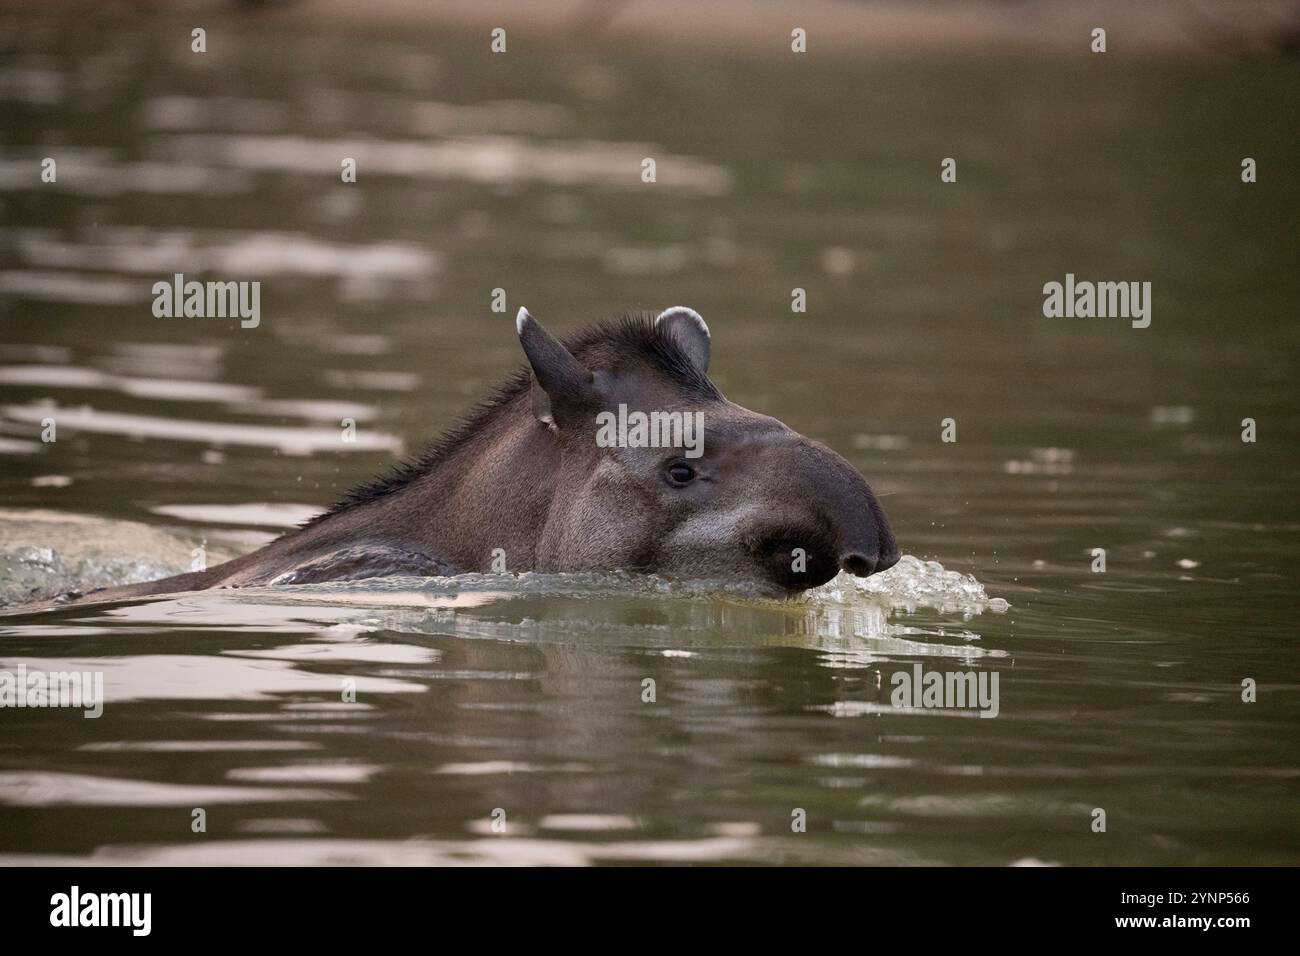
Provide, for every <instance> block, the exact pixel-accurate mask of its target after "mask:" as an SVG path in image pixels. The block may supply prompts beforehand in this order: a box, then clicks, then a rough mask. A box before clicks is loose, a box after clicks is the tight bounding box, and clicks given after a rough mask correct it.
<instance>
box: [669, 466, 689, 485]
mask: <svg viewBox="0 0 1300 956" xmlns="http://www.w3.org/2000/svg"><path fill="white" fill-rule="evenodd" d="M668 480H669V482H671V483H672V484H674V485H679V486H680V485H689V484H690V483H691V482H692V481H694V480H695V469H694V468H692V467H691V466H690V465H688V464H686V462H684V461H675V462H673V463H672V464H671V465H669V466H668Z"/></svg>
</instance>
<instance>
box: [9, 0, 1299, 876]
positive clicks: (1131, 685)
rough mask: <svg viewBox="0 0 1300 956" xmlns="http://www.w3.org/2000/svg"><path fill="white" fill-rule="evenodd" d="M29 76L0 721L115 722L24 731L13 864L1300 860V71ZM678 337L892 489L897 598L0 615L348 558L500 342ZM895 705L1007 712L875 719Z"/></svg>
mask: <svg viewBox="0 0 1300 956" xmlns="http://www.w3.org/2000/svg"><path fill="white" fill-rule="evenodd" d="M579 46H580V45H579ZM0 50H2V51H3V61H0V110H2V111H3V116H4V120H3V122H2V123H0V223H2V225H0V505H2V510H0V576H2V580H3V588H4V590H3V595H2V596H3V599H4V601H5V602H8V603H9V604H10V605H11V607H10V609H9V610H8V611H7V612H6V613H5V614H3V615H2V616H0V671H9V672H13V673H16V672H17V670H18V668H20V667H23V668H26V669H27V671H28V672H30V671H67V670H77V671H86V672H94V673H102V675H103V682H104V694H105V698H106V702H105V706H104V712H103V715H102V717H100V718H98V719H94V720H88V719H85V718H83V716H82V713H81V712H80V711H78V710H74V709H66V708H64V709H4V710H0V861H4V862H10V863H12V862H30V861H48V860H55V859H58V860H80V859H91V860H96V861H101V860H102V861H112V862H123V861H130V862H138V861H157V862H168V863H173V862H174V863H237V862H245V863H295V862H385V863H386V862H512V863H513V862H524V863H608V862H628V861H641V862H692V863H710V862H757V863H778V862H786V863H835V864H850V863H866V864H876V863H884V864H902V863H955V864H1010V863H1048V864H1051V863H1059V864H1143V863H1156V864H1193V863H1197V864H1244V863H1283V864H1294V863H1296V862H1297V861H1300V839H1297V814H1296V806H1297V801H1296V796H1297V776H1298V775H1300V759H1298V758H1300V747H1298V746H1297V733H1296V728H1297V718H1300V688H1298V686H1297V678H1296V673H1297V665H1298V664H1300V651H1298V650H1297V647H1296V642H1295V634H1296V614H1295V609H1296V586H1297V574H1296V557H1297V554H1298V552H1300V548H1298V545H1300V510H1298V509H1297V508H1296V505H1295V502H1296V500H1297V498H1298V497H1300V481H1298V480H1297V477H1296V464H1297V439H1298V438H1300V426H1298V424H1297V423H1298V422H1300V416H1298V414H1297V413H1298V412H1300V397H1298V393H1297V389H1296V386H1295V376H1296V372H1297V362H1296V358H1297V355H1300V348H1298V346H1300V342H1298V341H1297V340H1298V339H1300V333H1298V332H1297V326H1296V324H1295V317H1296V304H1297V300H1298V293H1300V270H1297V269H1296V263H1297V243H1296V228H1295V223H1296V209H1297V198H1298V195H1297V193H1298V189H1297V185H1296V180H1295V176H1294V146H1295V143H1296V142H1297V141H1300V137H1297V135H1296V134H1297V128H1296V127H1297V115H1296V108H1295V107H1296V95H1295V86H1294V67H1293V65H1292V64H1288V63H1285V62H1282V61H1277V62H1273V61H1267V60H1266V61H1257V62H1239V61H1233V60H1209V59H1207V60H1205V61H1203V62H1196V63H1179V62H1173V61H1163V60H1161V59H1159V58H1142V59H1139V58H1128V59H1126V58H1124V57H1122V56H1116V57H1113V58H1111V59H1108V60H1105V61H1102V60H1100V59H1099V58H1091V59H1080V60H1067V61H1062V60H1059V59H1051V58H1047V57H1041V58H1037V57H1033V56H1028V55H1026V56H1024V57H1022V58H1016V59H1007V58H996V59H988V60H985V59H980V58H978V57H974V56H972V57H967V58H958V59H957V60H956V61H955V62H945V63H938V62H934V61H926V60H923V59H912V58H908V57H898V58H895V59H892V60H890V61H888V62H882V63H874V64H869V65H867V64H856V65H855V64H852V63H842V62H841V63H829V62H825V63H823V62H819V61H817V60H815V59H809V60H807V61H806V62H805V61H799V62H797V63H792V62H790V61H787V60H785V59H782V58H778V59H773V60H772V61H770V62H764V61H750V60H739V59H737V60H734V61H733V60H729V59H727V58H726V57H719V58H717V59H716V60H708V59H704V58H700V57H681V58H678V59H674V58H673V57H672V56H671V55H665V54H660V53H655V54H653V55H652V54H651V53H650V52H646V53H644V54H637V53H631V52H626V51H623V52H617V53H616V52H612V51H608V50H602V49H600V48H594V47H593V48H592V49H590V50H582V49H575V48H566V49H559V48H543V49H541V50H528V51H527V52H524V51H518V50H517V51H516V52H512V53H510V54H508V55H507V56H505V57H496V58H494V57H492V56H490V55H488V54H487V53H485V52H484V51H482V50H479V49H478V48H477V47H476V46H473V45H471V44H469V43H468V42H466V41H464V40H461V39H454V38H447V37H439V36H423V35H420V34H419V33H418V32H412V33H409V34H406V35H403V36H395V37H391V38H384V37H379V36H374V35H364V34H359V35H346V36H345V35H340V34H335V33H330V32H328V31H324V32H320V33H314V34H313V33H303V32H298V31H290V30H288V29H287V28H285V27H275V26H268V25H265V24H263V25H256V26H254V25H249V24H241V23H240V22H239V21H238V20H233V21H231V22H228V23H224V24H220V25H218V26H217V27H214V28H213V29H212V30H210V35H209V52H208V53H206V54H204V55H196V54H193V53H191V52H190V49H189V40H188V26H184V25H177V24H173V23H169V22H167V21H165V20H164V21H162V22H160V23H159V24H157V25H153V26H148V27H146V26H143V25H140V24H136V23H133V22H131V21H113V20H105V21H104V22H103V23H99V24H86V25H84V26H83V27H82V28H80V29H77V30H69V29H67V28H65V26H63V25H62V24H60V23H59V22H57V21H55V20H52V19H43V18H40V17H38V16H28V15H22V16H16V17H15V18H13V19H10V20H9V21H7V22H6V23H5V24H4V29H0ZM1247 156H1249V157H1252V158H1254V159H1255V160H1256V161H1257V164H1258V169H1259V177H1258V182H1256V183H1254V184H1250V185H1246V184H1243V183H1242V182H1241V179H1240V164H1241V160H1242V158H1243V157H1247ZM46 157H50V158H53V159H55V160H56V163H57V180H56V182H55V183H42V182H41V181H40V169H41V161H42V159H44V158H46ZM341 157H349V158H353V159H355V160H356V165H357V171H358V175H357V182H355V183H344V182H342V181H341V177H340V167H341ZM944 157H954V158H956V159H957V170H958V175H957V182H955V183H949V184H944V183H941V182H940V177H939V172H940V161H941V159H943V158H944ZM645 158H654V159H655V160H656V178H655V182H653V183H646V182H644V181H643V180H642V169H643V165H642V161H643V159H645ZM176 272H183V273H186V274H188V276H192V277H194V278H205V277H214V278H222V279H248V280H259V281H261V283H262V287H261V316H260V322H259V324H258V325H257V327H256V328H240V326H239V323H238V322H237V321H232V320H221V319H197V318H189V319H184V318H177V319H161V318H155V317H154V315H153V313H152V308H151V298H152V296H151V293H150V287H151V286H152V284H153V283H154V282H156V281H159V280H166V279H170V278H171V276H172V275H173V274H174V273H176ZM1067 273H1070V274H1074V275H1076V276H1077V277H1078V278H1080V279H1081V280H1083V279H1089V280H1116V281H1147V282H1151V283H1152V289H1153V292H1152V298H1151V304H1152V321H1151V325H1150V327H1148V328H1144V329H1139V328H1133V327H1132V326H1131V325H1130V323H1129V322H1128V321H1127V320H1125V319H1086V318H1070V319H1066V318H1045V317H1044V315H1043V310H1042V306H1043V293H1042V287H1043V285H1044V283H1046V282H1050V281H1064V280H1065V276H1066V274H1067ZM495 289H502V290H504V295H505V299H506V302H507V305H506V309H505V311H504V312H496V311H493V308H492V305H493V290H495ZM796 289H802V290H804V293H805V296H806V303H807V307H806V311H803V312H795V311H792V308H791V303H792V296H793V295H794V291H793V290H796ZM674 304H686V305H690V306H692V307H694V308H696V309H697V310H699V311H700V312H701V313H702V314H703V315H704V316H705V318H706V319H707V320H708V322H709V324H710V327H711V329H712V332H713V342H714V359H713V375H714V378H715V381H716V382H717V383H718V385H719V386H720V388H721V389H722V390H723V391H724V393H726V394H727V396H728V397H729V398H731V399H732V400H734V401H737V402H739V403H741V404H743V405H746V406H748V407H751V408H755V409H758V410H761V411H764V412H768V413H770V414H774V415H776V416H777V417H779V418H781V419H783V420H784V421H786V422H787V423H788V424H789V425H791V426H792V427H794V428H796V429H798V430H800V431H803V432H805V433H807V434H809V435H812V436H814V437H816V438H818V439H820V440H822V441H825V442H827V443H828V444H830V445H831V446H833V447H834V448H836V449H837V450H839V451H840V452H841V453H842V454H844V455H845V456H846V457H848V458H849V459H850V460H851V461H852V462H853V463H854V464H855V465H856V466H857V467H858V468H860V469H861V471H862V472H863V474H865V475H866V476H867V478H868V479H869V480H870V481H871V482H872V483H873V486H874V487H875V488H876V490H877V492H878V493H879V494H880V496H881V501H882V503H883V505H884V507H885V509H886V512H887V513H888V515H889V516H890V519H891V521H892V523H893V526H894V530H895V532H896V535H897V538H898V541H899V543H900V546H901V547H902V550H903V551H904V553H905V555H907V557H905V559H904V560H903V562H902V563H900V565H899V566H898V567H897V568H895V569H894V570H892V571H890V572H888V573H886V574H884V575H881V576H879V577H877V578H873V579H871V580H870V581H869V582H867V583H866V584H865V585H863V584H861V583H860V582H855V581H853V580H850V579H837V580H836V581H835V582H832V583H831V584H830V585H827V586H825V587H823V588H821V589H818V590H817V591H816V592H813V593H811V594H808V595H805V596H804V597H802V598H800V599H798V600H796V601H793V602H774V601H768V600H763V599H759V598H756V597H753V596H750V595H747V594H745V593H743V592H742V591H736V590H732V591H718V590H710V589H705V588H701V587H697V586H689V585H685V584H682V583H680V582H670V581H660V580H657V579H648V580H647V579H637V578H629V577H624V576H620V575H611V576H585V575H571V576H566V575H561V576H530V575H525V576H523V577H519V578H516V577H514V576H508V575H506V576H485V577H479V576H474V577H470V578H464V579H452V580H443V581H437V580H434V581H421V580H393V581H382V582H366V583H364V584H356V585H331V586H317V587H302V588H286V589H280V590H259V591H248V592H211V593H203V594H196V595H182V596H177V597H175V598H172V599H165V600H151V601H141V602H136V603H127V604H119V605H110V606H103V605H99V606H79V607H65V608H62V609H59V610H55V611H50V612H42V613H32V612H30V611H23V610H21V609H18V610H15V609H14V607H13V606H12V605H16V604H17V603H18V602H20V601H23V600H26V599H28V598H32V597H41V596H47V595H49V594H52V593H57V592H58V591H59V590H61V589H66V588H71V587H80V588H86V587H94V586H99V585H104V584H110V583H120V582H123V581H127V580H135V579H139V578H142V577H149V576H159V575H162V574H165V573H174V572H177V571H181V570H186V569H188V567H189V565H190V562H191V561H192V560H193V557H194V551H195V549H199V548H202V549H203V551H204V554H205V556H206V559H207V560H208V561H209V562H212V561H215V560H219V559H221V558H223V557H228V556H230V555H233V554H237V553H240V552H242V551H244V550H247V549H250V548H252V547H255V546H256V545H257V544H258V543H260V542H262V541H265V540H268V539H269V538H270V537H272V536H274V535H275V534H277V533H279V531H280V530H282V529H283V528H285V527H288V526H291V525H292V524H294V523H295V522H296V521H298V520H301V518H302V517H304V516H306V515H309V514H311V513H313V512H314V511H316V510H319V509H320V508H322V507H324V506H326V505H327V504H328V503H329V502H330V501H331V500H332V499H333V498H334V497H335V496H337V495H339V494H341V493H342V492H343V491H344V490H346V489H347V487H349V486H350V485H351V484H353V483H355V482H357V481H360V480H362V479H364V478H367V477H369V476H370V475H372V474H373V473H375V472H376V471H378V470H380V469H382V468H383V467H384V466H385V464H386V463H387V462H388V461H390V460H391V459H392V458H393V457H394V456H395V455H398V454H402V453H410V452H414V451H417V450H418V449H419V448H420V447H421V445H422V444H423V443H424V442H425V441H427V440H428V439H430V438H432V437H434V436H435V435H436V434H437V433H438V432H439V431H440V430H441V429H443V428H445V427H447V426H449V425H451V424H452V423H454V422H455V421H456V419H457V418H458V417H459V416H460V415H461V414H462V413H463V412H464V411H465V410H466V409H467V408H468V406H469V405H470V404H471V403H472V402H473V401H474V400H476V399H477V398H478V397H479V396H480V395H482V394H483V393H484V392H485V391H486V390H487V389H488V388H489V387H490V386H491V385H492V383H493V382H495V381H496V380H499V379H501V378H503V377H505V375H506V374H507V373H508V372H509V371H510V370H511V369H513V368H514V367H515V366H516V364H517V363H518V362H519V361H520V355H519V352H518V345H517V343H516V341H515V337H514V329H513V323H512V316H513V313H514V311H515V309H516V308H517V307H518V306H520V305H526V306H527V307H528V308H529V309H530V311H532V312H533V314H534V315H536V316H537V317H538V318H539V319H541V320H542V321H543V322H545V323H547V324H548V325H549V326H551V327H552V328H554V329H556V330H558V331H562V332H567V331H571V330H574V329H576V328H578V327H579V326H580V325H582V324H583V323H584V322H586V321H589V320H592V319H595V318H599V317H602V316H605V315H608V314H610V313H613V312H617V311H620V310H623V309H628V308H637V309H658V308H662V307H665V306H668V305H674ZM1248 418H1249V419H1252V420H1253V422H1254V428H1255V436H1254V437H1255V439H1256V440H1255V441H1243V440H1242V434H1243V428H1244V426H1243V419H1248ZM46 419H53V420H54V422H55V423H56V426H57V429H56V435H55V437H56V440H55V441H53V442H47V441H43V440H42V431H43V425H42V422H43V421H45V420H46ZM345 419H348V420H351V421H352V422H353V423H354V424H355V435H356V441H354V442H346V443H345V442H343V441H341V440H340V434H341V423H342V422H343V421H344V420H345ZM947 419H951V420H952V421H951V423H950V424H949V425H948V427H947V431H948V435H947V437H950V438H952V437H955V441H945V440H943V438H944V432H945V420H947ZM954 433H955V434H954ZM1097 549H1102V551H1104V555H1100V554H1098V552H1097ZM1103 560H1104V570H1102V563H1101V562H1102V561H1103ZM917 665H920V667H921V672H922V673H923V674H924V673H926V672H930V671H939V672H944V673H950V672H957V671H960V672H969V673H973V674H975V675H977V676H978V675H983V676H984V677H985V678H986V679H990V678H992V677H993V676H994V675H996V677H997V685H996V686H997V689H998V698H997V713H996V716H995V717H993V719H980V716H979V712H978V711H977V710H975V709H972V708H971V707H966V708H925V707H922V708H900V707H897V706H895V704H894V702H893V701H892V700H891V693H892V691H893V688H894V681H895V679H896V678H895V675H897V674H913V673H915V671H914V670H913V669H914V668H915V667H916V666H917ZM1243 682H1245V684H1243ZM1244 686H1245V687H1250V686H1253V687H1254V692H1253V700H1251V701H1247V700H1243V696H1245V697H1251V696H1252V694H1250V693H1248V692H1246V691H1245V690H1243V687H1244ZM1098 811H1104V823H1105V828H1104V832H1098V830H1099V824H1098V820H1099V819H1100V817H1099V813H1098Z"/></svg>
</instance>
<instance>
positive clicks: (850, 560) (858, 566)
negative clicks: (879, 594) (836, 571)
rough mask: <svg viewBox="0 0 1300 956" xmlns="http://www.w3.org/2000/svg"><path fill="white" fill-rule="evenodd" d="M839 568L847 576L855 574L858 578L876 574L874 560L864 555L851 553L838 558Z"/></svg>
mask: <svg viewBox="0 0 1300 956" xmlns="http://www.w3.org/2000/svg"><path fill="white" fill-rule="evenodd" d="M840 567H841V568H843V569H844V570H845V571H847V572H849V574H855V575H857V576H858V577H860V578H865V577H867V575H870V574H875V573H876V567H877V565H876V559H875V558H869V557H867V556H866V555H865V554H858V553H857V552H851V553H849V554H844V555H841V556H840Z"/></svg>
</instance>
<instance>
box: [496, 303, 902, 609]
mask: <svg viewBox="0 0 1300 956" xmlns="http://www.w3.org/2000/svg"><path fill="white" fill-rule="evenodd" d="M517 327H518V332H519V339H520V342H521V343H522V344H523V348H524V352H525V354H526V355H527V356H528V362H529V364H530V365H531V367H532V372H533V382H532V385H531V404H532V411H533V414H534V416H535V417H536V419H537V422H538V427H544V428H547V429H549V430H550V431H551V432H552V435H553V440H554V441H555V443H556V445H557V447H558V450H559V474H558V476H557V483H556V490H555V494H554V497H553V499H552V502H551V506H550V510H549V513H548V515H547V519H546V523H545V528H544V530H543V533H542V536H541V540H540V541H539V542H538V550H537V568H538V570H543V571H547V570H554V571H559V570H564V571H574V570H614V569H623V570H633V571H643V572H654V573H658V574H668V575H677V576H681V577H689V578H708V579H739V580H745V581H750V582H754V583H756V584H758V585H759V586H760V587H761V588H763V589H764V590H766V591H769V592H779V593H793V592H797V591H800V590H803V589H805V588H810V587H815V586H817V585H819V584H823V583H825V582H826V581H829V580H830V579H831V578H833V577H834V576H835V575H836V574H837V573H838V572H839V571H840V570H845V571H848V572H850V573H851V574H855V575H858V576H861V577H865V576H867V575H870V574H874V573H875V572H877V571H883V570H885V569H886V568H889V567H892V566H893V565H894V564H895V563H896V562H897V561H898V547H897V545H896V544H895V542H894V536H893V534H891V533H890V530H889V524H888V522H886V520H885V516H884V513H883V512H882V511H881V508H880V503H879V502H878V501H877V500H876V496H875V495H874V494H873V493H872V491H871V488H870V486H868V485H867V483H866V481H865V480H863V478H862V476H861V475H860V474H858V472H857V470H856V469H855V468H854V467H853V466H852V465H850V464H849V463H848V462H847V461H845V460H844V459H843V458H842V457H840V456H839V455H837V454H836V453H835V452H833V451H831V450H830V449H829V448H827V447H826V446H825V445H822V444H819V443H818V442H815V441H812V440H811V439H809V438H806V437H804V436H803V435H801V434H799V433H798V432H796V431H794V430H792V429H790V428H787V427H786V426H785V425H783V424H782V423H781V422H779V421H777V420H776V419H775V418H770V417H768V416H767V415H760V414H758V413H757V412H752V411H750V410H749V409H747V408H742V407H741V406H739V405H737V404H735V403H734V402H730V401H727V399H725V398H723V396H722V394H721V393H720V392H719V391H718V390H717V388H716V387H714V385H713V383H712V382H711V381H710V380H709V378H708V375H707V372H708V367H709V351H710V338H709V329H708V326H706V325H705V324H704V320H703V319H702V318H701V317H700V316H699V314H698V313H696V312H694V311H693V310H691V309H686V308H680V307H679V308H672V309H668V310H667V311H665V312H663V313H661V314H660V315H659V316H658V317H657V318H655V319H654V320H653V322H648V321H646V320H644V319H627V320H624V321H623V322H621V323H619V324H617V325H614V326H606V327H604V328H603V329H602V330H601V334H599V335H594V336H588V337H586V338H579V339H577V340H574V341H572V342H570V343H569V345H568V346H566V345H564V344H562V343H560V342H559V341H558V340H556V339H555V338H554V337H552V336H551V335H550V334H549V333H548V332H547V331H546V330H545V329H544V328H543V327H542V326H541V324H539V323H538V322H537V320H536V319H534V318H533V317H532V316H531V315H529V314H528V312H527V310H524V309H520V310H519V317H518V322H517Z"/></svg>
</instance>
